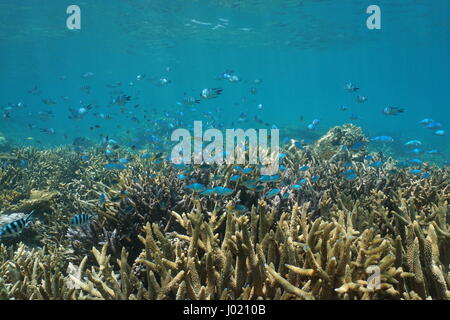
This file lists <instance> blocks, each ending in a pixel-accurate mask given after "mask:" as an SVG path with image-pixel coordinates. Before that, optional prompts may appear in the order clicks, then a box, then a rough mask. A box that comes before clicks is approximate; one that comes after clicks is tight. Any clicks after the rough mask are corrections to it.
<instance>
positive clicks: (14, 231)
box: [0, 210, 34, 238]
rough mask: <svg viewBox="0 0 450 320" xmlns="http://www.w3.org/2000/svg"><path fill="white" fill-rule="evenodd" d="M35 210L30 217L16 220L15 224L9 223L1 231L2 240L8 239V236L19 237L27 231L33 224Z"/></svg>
mask: <svg viewBox="0 0 450 320" xmlns="http://www.w3.org/2000/svg"><path fill="white" fill-rule="evenodd" d="M33 212H34V210H33V211H31V212H30V214H29V215H27V216H26V217H23V218H21V219H18V220H15V221H13V222H10V223H8V224H7V225H5V226H4V227H3V228H2V229H1V230H0V238H3V237H8V236H15V235H18V234H19V233H21V232H22V231H23V229H25V228H26V227H27V226H28V225H29V223H30V222H31V215H32V214H33Z"/></svg>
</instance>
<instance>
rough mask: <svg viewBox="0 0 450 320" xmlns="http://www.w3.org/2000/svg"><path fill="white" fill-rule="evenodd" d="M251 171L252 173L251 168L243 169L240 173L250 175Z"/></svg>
mask: <svg viewBox="0 0 450 320" xmlns="http://www.w3.org/2000/svg"><path fill="white" fill-rule="evenodd" d="M252 171H253V168H245V169H243V170H242V172H243V173H244V174H249V173H251V172H252Z"/></svg>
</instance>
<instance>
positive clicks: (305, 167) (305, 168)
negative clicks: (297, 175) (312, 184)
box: [298, 165, 310, 171]
mask: <svg viewBox="0 0 450 320" xmlns="http://www.w3.org/2000/svg"><path fill="white" fill-rule="evenodd" d="M309 168H310V167H309V166H306V165H305V166H303V167H301V168H300V169H298V170H299V171H306V170H308V169H309Z"/></svg>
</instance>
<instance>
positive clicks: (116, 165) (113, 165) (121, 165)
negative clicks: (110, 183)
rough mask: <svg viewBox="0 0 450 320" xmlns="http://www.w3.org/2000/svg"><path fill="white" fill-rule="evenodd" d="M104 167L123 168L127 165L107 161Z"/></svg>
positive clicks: (108, 168) (110, 168) (109, 168)
mask: <svg viewBox="0 0 450 320" xmlns="http://www.w3.org/2000/svg"><path fill="white" fill-rule="evenodd" d="M104 168H105V169H107V170H123V169H126V168H127V167H126V166H125V165H124V164H123V163H108V164H105V165H104Z"/></svg>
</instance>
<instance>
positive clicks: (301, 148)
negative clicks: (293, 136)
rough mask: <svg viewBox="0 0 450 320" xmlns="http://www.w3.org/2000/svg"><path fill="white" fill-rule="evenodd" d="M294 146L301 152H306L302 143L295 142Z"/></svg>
mask: <svg viewBox="0 0 450 320" xmlns="http://www.w3.org/2000/svg"><path fill="white" fill-rule="evenodd" d="M294 146H295V147H296V148H298V149H300V150H304V149H305V148H303V146H302V144H301V142H300V141H295V142H294Z"/></svg>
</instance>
